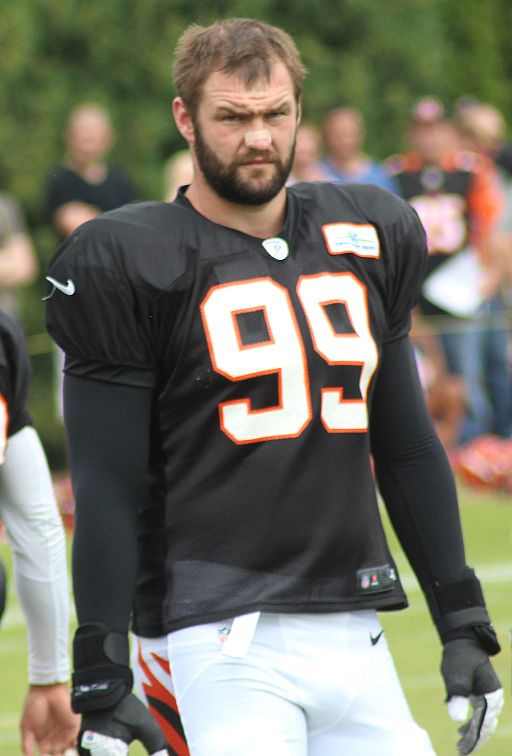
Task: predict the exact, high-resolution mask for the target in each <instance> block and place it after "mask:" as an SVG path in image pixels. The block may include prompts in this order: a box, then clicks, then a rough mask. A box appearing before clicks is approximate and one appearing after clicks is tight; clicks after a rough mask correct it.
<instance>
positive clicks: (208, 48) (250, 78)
mask: <svg viewBox="0 0 512 756" xmlns="http://www.w3.org/2000/svg"><path fill="white" fill-rule="evenodd" d="M276 61H281V62H282V63H284V65H285V66H286V68H287V69H288V72H289V74H290V78H291V80H292V83H293V90H294V95H295V99H296V101H297V102H299V100H300V97H301V94H302V85H303V81H304V76H305V75H306V68H305V66H304V65H303V63H302V61H301V58H300V54H299V51H298V50H297V47H296V46H295V43H294V41H293V40H292V38H291V37H290V35H289V34H287V33H286V32H285V31H283V30H282V29H279V28H277V27H276V26H270V25H269V24H265V23H263V22H261V21H255V20H253V19H249V18H230V19H225V20H223V21H216V22H215V23H214V24H212V25H211V26H206V27H205V26H198V25H197V24H192V25H191V26H189V27H187V29H185V31H184V32H183V34H182V35H181V37H180V39H179V40H178V43H177V45H176V50H175V54H174V66H173V81H174V86H175V89H176V93H177V94H178V96H179V97H181V99H182V100H183V102H184V103H185V104H186V106H187V107H188V108H189V110H190V112H191V115H195V114H196V112H197V107H198V104H199V98H200V96H201V89H202V86H203V84H204V82H205V81H206V79H207V78H208V76H209V75H210V74H211V73H213V72H214V71H222V72H223V73H225V74H233V73H236V74H238V75H239V76H240V77H241V78H242V79H243V80H244V81H245V83H246V85H247V86H250V85H251V84H253V83H254V82H255V81H257V80H258V79H259V78H261V77H265V78H267V79H270V76H271V73H272V65H273V64H274V63H275V62H276Z"/></svg>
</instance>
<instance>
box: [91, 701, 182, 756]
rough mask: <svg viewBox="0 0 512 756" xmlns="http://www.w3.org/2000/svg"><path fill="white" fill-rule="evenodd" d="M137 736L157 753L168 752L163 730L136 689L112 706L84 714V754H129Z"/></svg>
mask: <svg viewBox="0 0 512 756" xmlns="http://www.w3.org/2000/svg"><path fill="white" fill-rule="evenodd" d="M133 740H140V741H141V742H142V744H143V745H144V747H145V748H146V749H147V752H148V753H149V754H152V755H153V756H167V746H166V743H165V738H164V735H163V733H162V731H161V730H160V728H159V727H158V725H157V723H156V722H155V720H154V719H153V716H152V714H151V713H150V712H149V710H148V709H147V708H146V707H145V706H144V704H143V703H142V702H141V701H139V699H138V698H136V696H134V695H133V693H130V694H129V695H127V696H126V697H125V698H123V699H121V701H119V703H117V704H116V705H115V706H113V707H111V708H110V709H100V710H96V711H89V712H87V713H86V714H84V715H83V716H82V727H81V730H80V735H79V736H78V743H79V747H78V752H79V754H80V756H125V754H127V753H128V745H129V744H130V743H131V742H132V741H133Z"/></svg>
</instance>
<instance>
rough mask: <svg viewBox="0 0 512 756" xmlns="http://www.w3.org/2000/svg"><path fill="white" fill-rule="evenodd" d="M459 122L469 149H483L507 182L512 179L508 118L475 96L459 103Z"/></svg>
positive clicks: (457, 117) (457, 109)
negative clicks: (507, 135)
mask: <svg viewBox="0 0 512 756" xmlns="http://www.w3.org/2000/svg"><path fill="white" fill-rule="evenodd" d="M455 112H456V119H457V123H458V124H459V127H460V129H461V133H462V134H463V136H464V138H465V139H466V142H467V144H468V147H469V149H474V148H475V146H476V148H477V150H478V151H480V150H483V151H484V152H485V153H486V154H487V155H488V156H489V157H490V158H491V159H492V160H493V161H494V164H495V165H496V167H497V168H498V170H499V171H500V173H501V175H502V177H503V179H504V180H505V181H510V180H511V179H512V142H510V141H508V140H507V138H506V133H505V132H506V130H505V126H506V124H505V118H504V117H503V114H502V113H501V112H500V111H499V110H498V109H497V108H495V107H494V106H492V105H490V104H489V103H486V102H480V101H479V100H477V99H475V98H473V97H462V98H461V99H460V100H458V102H457V103H456V111H455Z"/></svg>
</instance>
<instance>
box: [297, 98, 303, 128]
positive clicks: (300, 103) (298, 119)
mask: <svg viewBox="0 0 512 756" xmlns="http://www.w3.org/2000/svg"><path fill="white" fill-rule="evenodd" d="M301 121H302V100H299V101H298V103H297V126H300V122H301Z"/></svg>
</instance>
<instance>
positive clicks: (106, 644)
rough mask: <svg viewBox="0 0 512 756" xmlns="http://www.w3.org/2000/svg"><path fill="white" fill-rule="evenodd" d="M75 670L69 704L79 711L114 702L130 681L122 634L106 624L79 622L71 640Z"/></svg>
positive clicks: (125, 692) (131, 677)
mask: <svg viewBox="0 0 512 756" xmlns="http://www.w3.org/2000/svg"><path fill="white" fill-rule="evenodd" d="M73 657H74V667H75V671H74V673H73V690H72V693H71V705H72V708H73V711H74V712H76V713H77V714H81V713H83V712H86V711H93V710H96V709H106V708H108V707H110V706H114V705H115V704H116V703H118V702H119V701H120V700H121V699H122V698H123V697H124V696H126V695H127V694H128V693H129V692H130V690H131V688H132V685H133V674H132V671H131V669H130V667H129V643H128V638H127V636H126V635H121V634H120V633H110V632H109V629H108V627H107V626H106V625H103V624H97V625H96V624H89V625H81V626H80V627H79V628H78V630H77V631H76V634H75V638H74V641H73Z"/></svg>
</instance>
